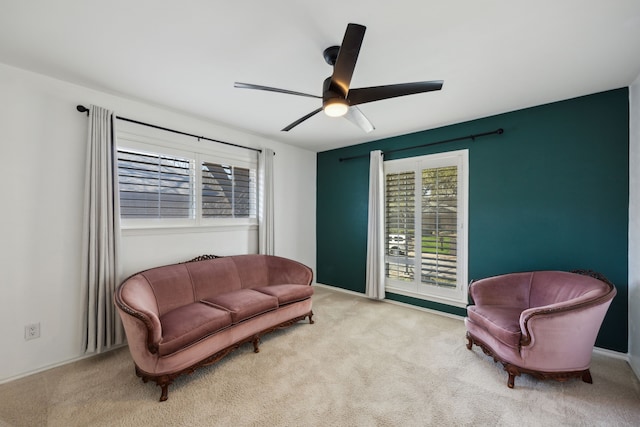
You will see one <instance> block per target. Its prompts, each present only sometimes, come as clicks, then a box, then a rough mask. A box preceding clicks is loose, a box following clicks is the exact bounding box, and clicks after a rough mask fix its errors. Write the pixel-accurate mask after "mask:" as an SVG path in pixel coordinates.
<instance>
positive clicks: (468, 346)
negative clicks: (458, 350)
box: [467, 332, 473, 350]
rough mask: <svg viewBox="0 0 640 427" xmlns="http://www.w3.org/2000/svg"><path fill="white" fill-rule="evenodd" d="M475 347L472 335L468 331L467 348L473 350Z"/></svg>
mask: <svg viewBox="0 0 640 427" xmlns="http://www.w3.org/2000/svg"><path fill="white" fill-rule="evenodd" d="M471 347H473V340H472V339H471V335H469V333H468V332H467V350H471Z"/></svg>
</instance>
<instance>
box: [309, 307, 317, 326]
mask: <svg viewBox="0 0 640 427" xmlns="http://www.w3.org/2000/svg"><path fill="white" fill-rule="evenodd" d="M314 323H316V322H315V320H313V310H311V311H310V312H309V324H311V325H313V324H314Z"/></svg>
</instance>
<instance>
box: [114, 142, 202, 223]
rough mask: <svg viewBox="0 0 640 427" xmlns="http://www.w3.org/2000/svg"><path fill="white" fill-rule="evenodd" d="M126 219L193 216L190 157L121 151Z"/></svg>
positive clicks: (122, 210)
mask: <svg viewBox="0 0 640 427" xmlns="http://www.w3.org/2000/svg"><path fill="white" fill-rule="evenodd" d="M118 184H119V187H120V215H121V217H122V218H193V215H194V213H193V205H194V204H193V201H194V185H193V173H192V165H191V161H190V160H189V159H185V158H179V157H170V156H165V155H160V154H154V153H143V152H134V151H129V150H122V149H119V150H118Z"/></svg>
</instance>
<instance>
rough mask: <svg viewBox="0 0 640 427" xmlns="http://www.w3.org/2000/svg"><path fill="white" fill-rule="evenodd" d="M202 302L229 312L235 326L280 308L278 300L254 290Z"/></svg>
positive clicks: (240, 290) (243, 290)
mask: <svg viewBox="0 0 640 427" xmlns="http://www.w3.org/2000/svg"><path fill="white" fill-rule="evenodd" d="M308 287H309V286H307V288H308ZM202 302H203V303H205V304H210V305H212V306H214V307H217V308H221V309H224V310H227V311H229V312H230V313H231V321H232V322H233V323H234V324H235V323H238V322H241V321H243V320H245V319H249V318H250V317H253V316H257V315H258V314H262V313H266V312H267V311H271V310H275V309H276V308H278V298H276V297H274V296H271V295H267V294H264V293H262V292H258V291H255V290H253V289H238V290H236V291H232V292H226V293H224V294H221V295H218V296H217V297H215V298H210V299H207V300H204V301H202Z"/></svg>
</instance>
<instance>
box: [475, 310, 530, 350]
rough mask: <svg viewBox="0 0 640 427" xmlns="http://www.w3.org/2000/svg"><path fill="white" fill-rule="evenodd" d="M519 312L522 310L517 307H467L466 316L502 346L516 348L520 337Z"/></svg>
mask: <svg viewBox="0 0 640 427" xmlns="http://www.w3.org/2000/svg"><path fill="white" fill-rule="evenodd" d="M521 312H522V309H521V308H517V307H515V308H514V307H504V306H495V305H493V306H475V305H472V306H469V307H468V310H467V316H468V317H469V319H470V320H471V321H472V322H473V323H475V324H477V325H478V326H480V327H481V328H483V329H485V330H486V331H487V332H488V333H489V334H490V335H491V336H493V337H494V338H496V339H498V340H499V341H500V342H502V343H503V344H505V345H508V346H509V347H514V348H518V345H519V344H520V338H521V336H522V333H521V331H520V313H521Z"/></svg>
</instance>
